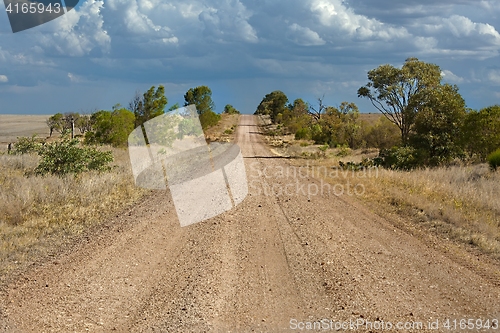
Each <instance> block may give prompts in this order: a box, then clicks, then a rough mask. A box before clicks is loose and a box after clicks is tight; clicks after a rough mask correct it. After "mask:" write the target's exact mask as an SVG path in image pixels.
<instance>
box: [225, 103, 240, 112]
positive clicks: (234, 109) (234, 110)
mask: <svg viewBox="0 0 500 333" xmlns="http://www.w3.org/2000/svg"><path fill="white" fill-rule="evenodd" d="M224 113H227V114H240V111H238V110H236V108H235V107H234V106H232V105H231V104H227V105H226V106H225V107H224Z"/></svg>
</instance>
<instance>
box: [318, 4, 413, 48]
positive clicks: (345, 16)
mask: <svg viewBox="0 0 500 333" xmlns="http://www.w3.org/2000/svg"><path fill="white" fill-rule="evenodd" d="M310 8H311V11H312V12H313V13H315V14H316V15H317V17H318V18H319V21H320V22H321V24H323V25H324V26H327V27H333V28H335V29H336V30H339V31H338V32H339V33H344V34H347V35H348V36H350V37H356V38H359V39H362V40H366V39H381V40H386V41H387V40H391V39H393V38H404V37H408V36H409V34H408V32H407V31H406V29H405V28H403V27H394V26H390V25H386V24H384V23H382V22H380V21H378V20H376V19H372V18H368V17H367V16H364V15H359V14H356V13H355V12H354V10H353V9H351V8H347V7H346V5H345V4H344V2H343V1H341V0H312V2H311V7H310Z"/></svg>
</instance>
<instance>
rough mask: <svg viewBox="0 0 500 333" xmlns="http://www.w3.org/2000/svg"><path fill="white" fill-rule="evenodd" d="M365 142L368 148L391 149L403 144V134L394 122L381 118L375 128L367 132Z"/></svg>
mask: <svg viewBox="0 0 500 333" xmlns="http://www.w3.org/2000/svg"><path fill="white" fill-rule="evenodd" d="M364 140H365V142H366V144H367V146H368V147H374V148H379V149H389V148H392V147H395V146H398V145H400V144H401V133H400V132H399V129H398V127H397V126H396V125H395V124H394V123H393V122H391V121H389V120H388V119H387V118H386V117H380V118H379V119H378V120H377V122H376V123H375V125H374V126H373V127H371V128H369V129H367V130H366V134H365V136H364Z"/></svg>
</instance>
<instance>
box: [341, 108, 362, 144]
mask: <svg viewBox="0 0 500 333" xmlns="http://www.w3.org/2000/svg"><path fill="white" fill-rule="evenodd" d="M339 112H340V114H341V120H342V125H341V131H342V134H341V135H342V141H344V142H345V143H347V145H348V146H349V147H350V148H352V149H356V148H358V147H359V146H360V144H361V140H362V136H361V134H362V133H361V123H360V121H359V109H358V106H357V105H356V104H355V103H352V102H351V103H349V102H342V103H340V106H339Z"/></svg>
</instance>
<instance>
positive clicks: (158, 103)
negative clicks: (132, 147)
mask: <svg viewBox="0 0 500 333" xmlns="http://www.w3.org/2000/svg"><path fill="white" fill-rule="evenodd" d="M155 88H156V87H155V86H152V87H151V88H149V90H148V91H146V92H145V93H144V94H143V95H142V96H141V94H140V93H139V92H136V94H135V97H134V98H133V99H132V101H131V102H130V103H129V110H130V111H132V112H133V113H134V116H135V127H139V126H140V127H141V128H142V132H143V134H144V138H145V139H146V143H147V144H149V140H148V137H147V135H146V130H145V128H144V123H145V122H147V121H148V120H151V119H153V118H155V117H158V116H160V115H162V114H164V113H165V106H166V105H167V103H168V100H167V97H165V87H163V86H162V85H159V86H158V88H157V89H156V90H155Z"/></svg>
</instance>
